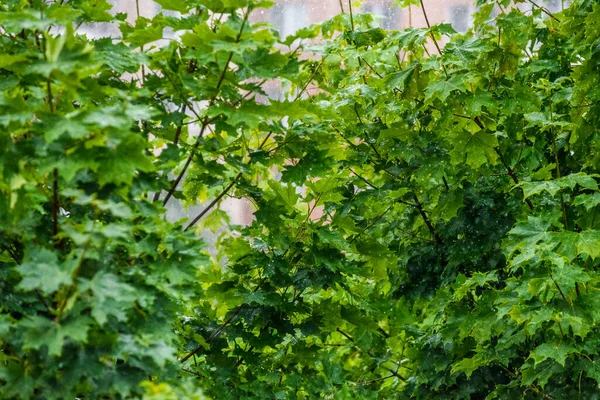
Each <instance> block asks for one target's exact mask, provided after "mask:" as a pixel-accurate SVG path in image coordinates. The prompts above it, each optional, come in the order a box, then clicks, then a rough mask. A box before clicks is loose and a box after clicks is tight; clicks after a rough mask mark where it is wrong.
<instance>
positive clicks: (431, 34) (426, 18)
mask: <svg viewBox="0 0 600 400" xmlns="http://www.w3.org/2000/svg"><path fill="white" fill-rule="evenodd" d="M419 2H420V3H421V9H422V10H423V16H424V17H425V23H426V24H427V28H428V29H429V36H430V37H431V39H432V40H433V44H434V45H435V48H436V49H437V51H438V53H440V57H441V56H442V49H441V48H440V45H439V44H438V42H437V40H436V38H435V35H434V34H433V33H432V32H431V24H430V23H429V18H428V17H427V11H425V4H423V0H419ZM440 64H441V65H442V69H443V70H444V74H445V75H446V76H448V71H446V66H445V65H444V63H443V62H442V61H441V60H440Z"/></svg>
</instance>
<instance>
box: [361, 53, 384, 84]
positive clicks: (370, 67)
mask: <svg viewBox="0 0 600 400" xmlns="http://www.w3.org/2000/svg"><path fill="white" fill-rule="evenodd" d="M358 58H360V59H361V60H363V62H364V63H365V64H366V65H367V67H369V69H370V70H371V71H373V72H375V75H377V76H378V77H379V79H383V76H382V75H381V74H380V73H379V72H377V70H376V69H375V68H373V67H372V66H371V64H369V63H368V62H367V60H365V58H364V57H362V56H359V57H358Z"/></svg>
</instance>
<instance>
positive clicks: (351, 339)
mask: <svg viewBox="0 0 600 400" xmlns="http://www.w3.org/2000/svg"><path fill="white" fill-rule="evenodd" d="M336 331H338V332H339V333H341V334H342V335H344V336H345V337H346V339H348V340H349V341H351V342H354V338H353V337H352V336H350V335H348V334H347V333H346V332H344V331H343V330H341V329H340V328H336Z"/></svg>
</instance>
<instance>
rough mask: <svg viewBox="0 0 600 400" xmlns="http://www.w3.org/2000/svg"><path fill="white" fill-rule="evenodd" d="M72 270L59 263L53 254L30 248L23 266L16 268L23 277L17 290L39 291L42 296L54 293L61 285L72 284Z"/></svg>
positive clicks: (41, 249) (69, 266) (70, 266)
mask: <svg viewBox="0 0 600 400" xmlns="http://www.w3.org/2000/svg"><path fill="white" fill-rule="evenodd" d="M73 269H74V266H73V265H68V264H64V263H60V262H59V261H58V258H57V256H56V254H55V253H54V252H52V251H50V250H46V249H43V248H40V249H35V248H32V249H30V250H29V251H28V253H27V256H26V258H25V260H24V262H23V265H21V266H19V267H18V268H17V271H19V273H20V274H21V275H22V276H23V280H21V282H20V283H19V288H21V289H23V290H39V291H40V292H41V293H43V294H51V293H54V292H55V291H57V290H58V289H59V288H60V287H61V286H62V285H70V284H71V283H72V279H71V274H72V273H73Z"/></svg>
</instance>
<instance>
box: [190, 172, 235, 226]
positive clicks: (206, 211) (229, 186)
mask: <svg viewBox="0 0 600 400" xmlns="http://www.w3.org/2000/svg"><path fill="white" fill-rule="evenodd" d="M241 176H242V173H241V172H240V173H238V174H237V175H236V176H235V178H233V180H232V181H231V183H230V184H229V185H227V187H226V188H225V189H223V191H222V192H221V193H219V195H218V196H217V197H216V198H215V199H214V200H213V201H211V202H210V204H209V205H208V206H207V207H206V208H205V209H204V210H202V212H201V213H200V214H198V216H197V217H196V218H194V219H193V220H192V222H190V224H189V225H188V226H187V227H186V228H185V230H184V232H187V231H188V230H189V229H190V228H191V227H193V226H194V225H196V224H197V223H198V221H200V219H202V217H204V216H205V215H206V213H208V212H209V211H210V210H212V208H213V207H214V206H215V205H216V204H217V203H218V202H219V201H221V199H222V198H223V197H224V196H225V195H226V194H227V193H228V192H229V191H230V190H231V188H232V187H233V186H234V185H235V184H236V182H237V180H238V179H239V178H240V177H241Z"/></svg>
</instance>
